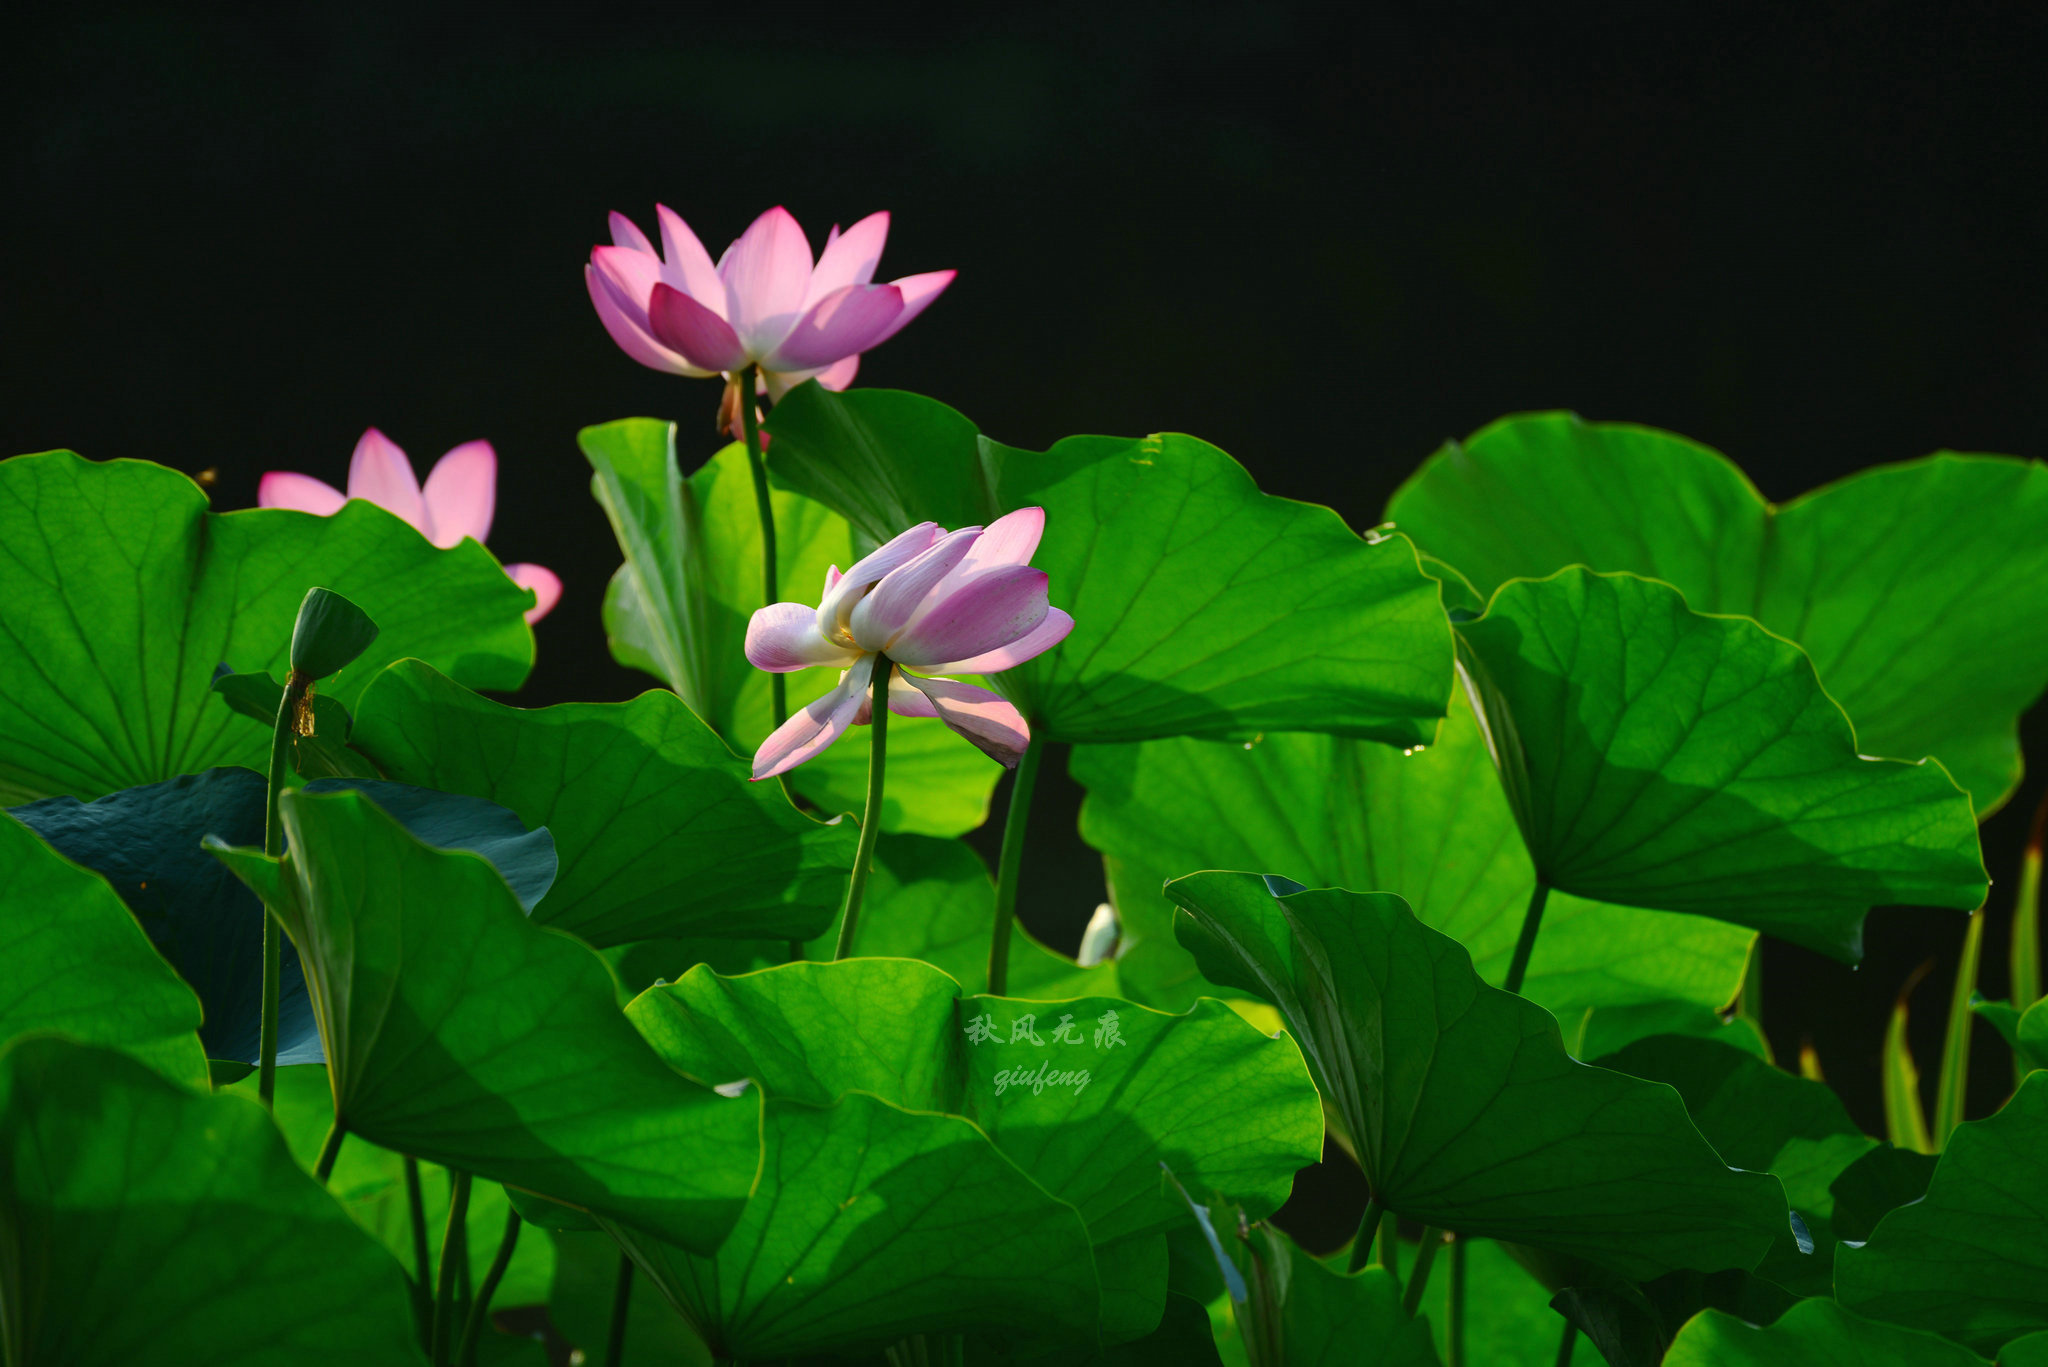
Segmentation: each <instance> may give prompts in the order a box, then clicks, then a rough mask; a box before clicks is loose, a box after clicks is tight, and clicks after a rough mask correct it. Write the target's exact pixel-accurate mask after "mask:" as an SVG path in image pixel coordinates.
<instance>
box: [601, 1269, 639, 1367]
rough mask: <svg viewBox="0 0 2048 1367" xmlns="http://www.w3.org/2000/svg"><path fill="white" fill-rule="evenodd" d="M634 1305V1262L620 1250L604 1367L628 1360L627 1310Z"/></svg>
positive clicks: (616, 1365)
mask: <svg viewBox="0 0 2048 1367" xmlns="http://www.w3.org/2000/svg"><path fill="white" fill-rule="evenodd" d="M632 1303H633V1260H632V1259H631V1258H629V1257H627V1256H626V1250H625V1249H623V1248H622V1249H620V1250H619V1278H618V1280H617V1281H616V1282H615V1283H613V1285H612V1325H611V1332H610V1333H608V1334H606V1335H605V1344H604V1367H619V1364H620V1363H622V1362H624V1361H625V1360H626V1309H627V1307H628V1306H630V1305H631V1304H632Z"/></svg>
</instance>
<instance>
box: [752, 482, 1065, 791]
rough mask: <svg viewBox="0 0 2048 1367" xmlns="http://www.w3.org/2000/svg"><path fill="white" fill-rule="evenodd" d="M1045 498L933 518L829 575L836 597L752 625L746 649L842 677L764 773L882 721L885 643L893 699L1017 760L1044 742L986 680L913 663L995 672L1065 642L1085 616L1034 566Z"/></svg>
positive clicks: (784, 609)
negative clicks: (953, 524)
mask: <svg viewBox="0 0 2048 1367" xmlns="http://www.w3.org/2000/svg"><path fill="white" fill-rule="evenodd" d="M1044 530H1045V509H1043V508H1020V509H1018V510H1017V511H1016V512H1014V513H1010V514H1008V515H1006V516H1004V517H999V518H997V519H996V520H995V521H994V522H992V523H990V524H989V525H988V527H987V528H986V529H985V530H984V529H983V528H980V527H962V528H961V529H960V530H959V531H956V532H948V531H947V530H946V529H945V528H943V527H941V526H939V525H938V524H937V523H936V522H920V523H919V524H918V525H917V526H915V527H912V528H911V529H910V530H909V531H907V532H904V533H903V534H902V535H901V536H898V537H897V538H895V539H894V540H893V541H891V542H889V543H888V544H887V545H885V546H883V547H881V548H880V549H879V550H876V551H875V552H874V553H873V554H871V555H868V556H866V557H864V558H863V559H861V560H860V561H858V562H856V563H855V565H854V566H853V568H852V569H850V570H848V571H847V572H846V573H845V574H841V573H840V572H839V568H838V567H837V566H836V565H835V566H834V567H833V568H832V569H831V570H830V571H829V572H827V574H826V575H825V595H824V601H823V602H822V603H820V604H819V605H818V606H817V607H816V608H811V607H808V606H806V605H805V604H803V603H772V604H770V605H769V606H767V607H765V608H762V609H761V610H760V611H758V612H756V613H755V614H754V617H753V620H752V621H751V622H749V623H748V624H747V658H748V659H749V660H751V661H752V662H753V663H754V665H755V666H756V667H757V668H760V669H766V670H770V671H772V672H774V673H778V674H786V673H789V672H791V671H793V670H798V669H810V668H812V667H814V666H819V665H831V666H837V667H838V668H840V669H842V670H844V671H845V673H843V674H842V675H841V676H840V679H839V686H838V687H837V688H835V689H833V690H832V691H831V692H829V693H827V694H825V695H824V696H823V697H821V698H819V699H818V700H817V701H815V702H813V703H812V704H811V705H810V706H808V707H806V708H804V709H803V710H802V711H801V712H798V713H797V714H796V715H795V716H793V717H791V718H790V719H789V720H788V721H786V722H784V723H783V724H782V726H781V727H780V728H779V729H777V731H776V732H775V734H774V735H772V736H770V737H768V739H767V740H766V741H764V742H762V744H761V748H760V750H759V751H757V752H756V753H755V755H754V777H755V778H756V779H764V778H773V777H774V776H775V775H777V774H780V773H783V772H784V771H786V770H789V769H794V768H795V767H796V766H797V765H799V764H802V763H803V762H804V761H805V760H807V759H809V758H811V757H812V756H813V755H816V754H817V753H818V752H819V751H821V750H823V749H824V748H825V747H826V746H828V745H830V744H831V743H832V742H833V741H835V740H837V739H838V738H839V737H840V736H841V735H843V734H845V731H846V728H847V727H849V726H865V725H867V724H868V723H869V722H870V720H871V706H872V704H871V696H872V695H871V692H870V690H871V687H872V685H873V681H874V671H875V661H876V659H877V658H878V657H883V656H886V657H887V658H888V660H889V664H890V669H891V673H890V676H889V710H890V711H891V712H894V713H896V714H897V715H898V716H902V717H933V716H935V717H937V718H939V719H940V720H941V721H943V722H945V723H946V725H948V726H950V727H952V728H953V729H954V730H955V731H958V732H959V733H960V734H961V735H963V736H965V737H966V738H967V739H968V740H970V741H973V742H974V743H975V744H976V745H978V746H980V747H981V749H982V750H983V751H984V752H985V753H987V754H988V755H989V757H990V758H992V759H996V760H999V761H1001V762H1002V763H1003V764H1005V765H1014V764H1016V763H1017V761H1018V759H1019V758H1020V757H1021V756H1022V755H1023V753H1024V749H1025V747H1026V746H1027V745H1029V744H1030V743H1031V730H1030V728H1029V727H1028V726H1026V725H1025V723H1024V718H1023V716H1022V714H1020V713H1019V712H1018V711H1017V709H1016V708H1014V707H1012V706H1011V705H1010V704H1009V703H1007V702H1005V701H1003V699H1002V698H1000V697H998V696H997V695H996V694H994V693H991V692H989V690H987V689H986V688H976V687H975V686H974V685H972V684H963V683H959V682H957V681H955V680H953V679H941V678H929V677H926V678H920V677H917V676H916V675H912V674H906V673H904V672H903V671H904V670H906V669H915V670H918V671H919V672H920V673H922V674H926V675H931V674H994V673H997V672H999V671H1001V670H1005V669H1009V668H1011V667H1013V666H1015V665H1020V664H1022V663H1024V661H1026V660H1029V659H1031V658H1032V657H1034V656H1036V655H1040V654H1043V653H1044V652H1046V651H1048V650H1050V649H1052V648H1053V647H1054V646H1056V645H1058V644H1059V643H1060V642H1061V641H1062V640H1064V639H1066V635H1067V633H1068V632H1069V631H1072V630H1073V629H1074V619H1073V618H1071V617H1069V616H1068V615H1067V614H1066V613H1064V612H1061V611H1060V610H1059V609H1058V608H1056V607H1052V606H1049V605H1048V604H1047V602H1046V575H1045V571H1043V570H1035V569H1033V568H1031V565H1030V563H1029V562H1030V560H1031V555H1032V552H1034V551H1036V550H1037V549H1038V538H1039V536H1040V534H1041V533H1043V532H1044Z"/></svg>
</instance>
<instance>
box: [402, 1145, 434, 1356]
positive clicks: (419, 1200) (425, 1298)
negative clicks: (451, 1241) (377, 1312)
mask: <svg viewBox="0 0 2048 1367" xmlns="http://www.w3.org/2000/svg"><path fill="white" fill-rule="evenodd" d="M405 1206H406V1210H407V1212H408V1213H409V1214H410V1215H411V1217H412V1261H413V1266H414V1268H416V1269H417V1275H415V1277H414V1278H413V1284H412V1298H413V1311H414V1313H415V1314H416V1315H417V1316H418V1318H419V1329H420V1346H421V1347H423V1348H426V1349H428V1350H429V1351H431V1350H432V1348H433V1343H432V1341H431V1336H432V1334H433V1328H434V1255H433V1254H432V1253H430V1252H429V1251H428V1249H427V1198H426V1193H425V1192H423V1191H422V1190H421V1189H420V1160H419V1159H417V1158H414V1157H413V1156H412V1155H411V1154H407V1155H406V1156H405Z"/></svg>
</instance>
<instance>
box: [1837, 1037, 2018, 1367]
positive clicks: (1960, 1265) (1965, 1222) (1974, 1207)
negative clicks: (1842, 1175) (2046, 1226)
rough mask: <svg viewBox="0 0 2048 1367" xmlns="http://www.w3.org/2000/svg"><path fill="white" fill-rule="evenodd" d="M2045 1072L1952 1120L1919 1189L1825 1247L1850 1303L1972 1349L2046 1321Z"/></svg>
mask: <svg viewBox="0 0 2048 1367" xmlns="http://www.w3.org/2000/svg"><path fill="white" fill-rule="evenodd" d="M2044 1216H2048V1073H2042V1072H2035V1073H2030V1074H2028V1075H2027V1079H2026V1081H2025V1082H2023V1083H2022V1084H2021V1085H2020V1089H2019V1090H2018V1091H2017V1092H2015V1093H2014V1094H2013V1098H2012V1100H2010V1101H2008V1102H2007V1103H2006V1104H2005V1109H2003V1110H2001V1111H2000V1112H1998V1114H1996V1115H1993V1116H1990V1117H1988V1118H1986V1119H1983V1120H1973V1121H1970V1122H1968V1123H1966V1124H1963V1125H1959V1126H1957V1127H1956V1132H1955V1134H1954V1135H1953V1136H1952V1137H1951V1138H1950V1139H1949V1142H1948V1147H1947V1149H1945V1150H1944V1151H1943V1152H1942V1155H1941V1161H1940V1163H1939V1164H1937V1165H1936V1166H1935V1169H1934V1176H1933V1178H1932V1179H1930V1180H1929V1182H1928V1184H1927V1195H1926V1196H1925V1197H1923V1198H1922V1199H1920V1200H1918V1201H1915V1202H1913V1203H1912V1204H1910V1205H1904V1206H1900V1207H1899V1208H1898V1209H1897V1210H1894V1211H1892V1212H1890V1213H1889V1214H1887V1215H1886V1216H1885V1217H1884V1218H1883V1219H1881V1220H1879V1221H1878V1223H1877V1229H1876V1230H1875V1231H1874V1232H1873V1233H1872V1234H1871V1236H1870V1241H1869V1242H1868V1243H1866V1244H1864V1245H1863V1246H1862V1247H1860V1248H1852V1247H1845V1248H1843V1249H1841V1250H1840V1251H1839V1252H1837V1254H1836V1255H1835V1295H1836V1297H1837V1298H1838V1299H1839V1300H1840V1301H1841V1302H1842V1304H1843V1305H1845V1306H1847V1307H1848V1308H1849V1309H1851V1310H1855V1311H1857V1312H1859V1313H1861V1314H1865V1315H1871V1316H1874V1317H1876V1318H1879V1319H1886V1320H1892V1321H1895V1322H1897V1323H1899V1324H1909V1325H1912V1326H1914V1327H1916V1328H1920V1329H1932V1330H1934V1331H1935V1332H1936V1333H1939V1334H1943V1335H1946V1336H1947V1337H1949V1338H1952V1339H1956V1340H1958V1341H1959V1342H1962V1343H1967V1344H1969V1345H1970V1346H1971V1347H1972V1348H1975V1349H1977V1350H1978V1351H1980V1352H1986V1353H1989V1352H1993V1351H1995V1350H1996V1349H1997V1348H1998V1347H1999V1346H2000V1345H2001V1344H2003V1343H2005V1341H2006V1340H2008V1339H2011V1338H2016V1337H2018V1336H2019V1335H2021V1334H2025V1333H2030V1332H2033V1331H2037V1330H2043V1329H2048V1241H2044V1239H2043V1238H2042V1227H2043V1219H2044Z"/></svg>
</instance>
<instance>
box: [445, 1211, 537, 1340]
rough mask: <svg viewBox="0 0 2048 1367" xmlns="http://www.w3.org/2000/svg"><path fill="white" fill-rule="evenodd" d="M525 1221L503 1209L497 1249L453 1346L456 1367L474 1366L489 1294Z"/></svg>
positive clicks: (500, 1278)
mask: <svg viewBox="0 0 2048 1367" xmlns="http://www.w3.org/2000/svg"><path fill="white" fill-rule="evenodd" d="M524 1223H525V1221H523V1220H521V1219H520V1218H519V1212H518V1211H516V1210H508V1211H506V1212H505V1236H504V1237H503V1238H502V1239H500V1240H498V1251H497V1253H496V1254H494V1255H493V1256H492V1258H491V1266H490V1270H489V1271H487V1272H485V1273H484V1284H483V1285H482V1286H480V1287H478V1288H477V1291H476V1300H475V1301H474V1302H473V1303H472V1304H471V1305H470V1307H469V1318H468V1319H467V1320H465V1321H463V1325H462V1346H461V1347H460V1348H459V1349H457V1350H456V1353H455V1361H456V1363H457V1364H458V1367H475V1363H476V1341H477V1336H478V1335H479V1334H480V1333H481V1332H482V1331H483V1324H484V1319H485V1317H486V1316H488V1315H489V1314H490V1309H491V1297H492V1296H493V1295H494V1294H496V1292H497V1290H498V1283H499V1282H501V1281H503V1280H504V1279H505V1269H506V1268H508V1267H510V1266H511V1265H512V1251H513V1250H514V1249H515V1248H517V1247H518V1246H519V1227H520V1225H522V1224H524Z"/></svg>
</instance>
